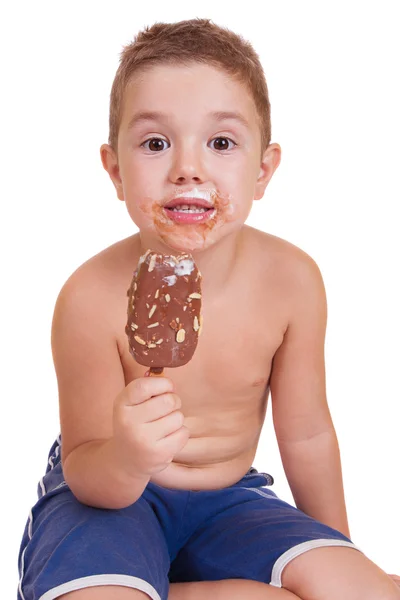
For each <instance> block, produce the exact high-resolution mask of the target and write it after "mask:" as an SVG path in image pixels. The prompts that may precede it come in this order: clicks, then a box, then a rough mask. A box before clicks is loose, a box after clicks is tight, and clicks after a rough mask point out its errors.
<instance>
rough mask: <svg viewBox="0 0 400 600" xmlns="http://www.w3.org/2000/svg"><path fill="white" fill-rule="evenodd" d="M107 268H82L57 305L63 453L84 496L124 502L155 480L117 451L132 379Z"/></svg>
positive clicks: (107, 504) (67, 471) (70, 480)
mask: <svg viewBox="0 0 400 600" xmlns="http://www.w3.org/2000/svg"><path fill="white" fill-rule="evenodd" d="M99 268H100V267H99V266H98V265H97V264H96V263H94V264H93V262H88V263H86V264H85V265H83V266H82V267H81V268H80V269H78V270H77V271H76V272H75V273H74V274H73V275H72V276H71V277H70V278H69V280H68V281H67V282H66V284H65V285H64V286H63V288H62V290H61V292H60V294H59V296H58V299H57V302H56V306H55V310H54V317H53V324H52V351H53V360H54V366H55V369H56V374H57V381H58V392H59V404H60V423H61V440H62V450H61V458H62V466H63V472H64V478H65V481H66V483H67V484H68V485H69V487H70V488H71V491H72V492H73V493H74V495H75V496H76V497H77V498H78V500H80V501H81V502H83V503H85V504H89V505H92V506H97V507H99V508H121V507H123V506H127V505H129V504H131V503H133V502H135V500H136V499H137V498H138V497H140V495H141V494H142V492H143V490H144V488H145V486H146V485H147V483H148V479H146V478H143V477H135V476H134V473H131V472H129V470H128V469H126V468H124V465H121V460H120V458H119V459H118V457H117V456H116V454H117V453H116V452H115V446H114V443H113V407H114V401H115V398H116V396H117V395H118V394H119V393H120V392H121V391H122V390H123V389H124V388H125V379H124V374H123V369H122V366H121V360H120V356H119V351H118V344H117V340H116V338H115V330H116V329H118V327H116V324H115V321H114V319H115V316H114V315H113V313H115V312H116V311H113V310H112V307H115V305H116V302H115V298H114V297H113V294H115V290H113V289H112V286H110V285H109V284H108V285H107V278H106V277H104V276H103V277H102V276H101V274H100V273H99V272H98V270H99ZM121 294H122V292H121ZM110 307H111V310H110ZM121 327H122V325H121Z"/></svg>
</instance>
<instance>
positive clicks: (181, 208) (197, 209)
mask: <svg viewBox="0 0 400 600" xmlns="http://www.w3.org/2000/svg"><path fill="white" fill-rule="evenodd" d="M170 210H173V211H175V212H182V211H184V212H187V213H204V212H206V210H208V209H207V208H202V207H200V206H194V207H193V208H190V206H188V205H187V204H178V206H174V208H172V209H170Z"/></svg>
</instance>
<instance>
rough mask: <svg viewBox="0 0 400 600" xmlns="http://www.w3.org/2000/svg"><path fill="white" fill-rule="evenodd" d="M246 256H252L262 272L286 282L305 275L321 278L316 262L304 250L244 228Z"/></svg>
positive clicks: (255, 230) (256, 230)
mask: <svg viewBox="0 0 400 600" xmlns="http://www.w3.org/2000/svg"><path fill="white" fill-rule="evenodd" d="M245 237H246V240H247V243H246V244H245V245H246V248H247V256H248V258H250V257H251V256H254V257H256V258H257V260H256V261H255V262H256V263H257V264H258V265H259V268H260V269H261V270H263V271H264V272H267V271H269V272H273V274H274V276H277V275H278V274H280V275H281V277H282V278H284V279H287V280H288V282H292V283H294V282H296V281H298V280H301V279H302V278H303V277H304V276H305V275H306V273H309V274H310V276H311V277H312V276H314V277H317V278H318V277H319V278H320V277H321V273H320V270H319V267H318V265H317V263H316V261H315V260H314V259H313V258H312V256H310V254H308V253H307V252H306V251H305V250H303V249H302V248H300V247H299V246H296V245H295V244H293V243H292V242H289V241H288V240H286V239H284V238H281V237H279V236H277V235H273V234H271V233H266V232H264V231H261V230H260V229H255V228H253V227H249V226H246V228H245Z"/></svg>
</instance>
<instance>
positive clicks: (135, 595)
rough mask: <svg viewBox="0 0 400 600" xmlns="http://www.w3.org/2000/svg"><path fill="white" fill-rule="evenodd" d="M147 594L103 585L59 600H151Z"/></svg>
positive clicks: (127, 588)
mask: <svg viewBox="0 0 400 600" xmlns="http://www.w3.org/2000/svg"><path fill="white" fill-rule="evenodd" d="M149 598H150V596H148V595H147V594H146V593H145V592H142V591H141V590H136V589H134V588H129V587H124V586H120V585H102V586H94V587H88V588H84V589H81V590H75V591H74V592H68V594H63V595H62V596H60V597H59V600H149Z"/></svg>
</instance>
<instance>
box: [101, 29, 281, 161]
mask: <svg viewBox="0 0 400 600" xmlns="http://www.w3.org/2000/svg"><path fill="white" fill-rule="evenodd" d="M193 63H206V64H209V65H211V66H213V67H216V68H220V69H221V68H222V69H223V70H224V71H225V72H227V73H228V74H229V75H231V76H232V77H233V78H234V79H236V81H239V82H240V83H242V84H244V85H245V86H246V87H247V89H248V90H249V92H250V93H251V94H252V96H253V99H254V103H255V107H256V111H257V114H258V121H259V123H258V124H259V127H260V133H261V155H262V154H263V152H264V151H265V150H266V148H267V147H268V145H269V143H270V141H271V116H270V113H271V107H270V102H269V98H268V88H267V83H266V80H265V75H264V71H263V67H262V65H261V63H260V60H259V57H258V54H257V53H256V52H255V50H254V48H253V47H252V45H251V44H250V42H247V41H246V40H245V39H243V37H242V36H240V35H238V34H236V33H234V32H232V31H230V30H229V29H227V28H225V27H220V26H218V25H216V24H215V23H213V22H212V21H211V19H198V18H197V19H191V20H189V21H180V22H178V23H158V22H157V23H154V25H152V26H151V27H145V28H144V30H143V31H140V32H139V33H138V34H137V35H136V37H135V38H134V40H133V42H131V43H130V44H129V45H127V46H125V47H124V48H123V51H122V52H121V58H120V64H119V67H118V70H117V72H116V75H115V78H114V82H113V85H112V89H111V96H110V121H109V127H110V131H109V140H108V143H109V144H110V146H112V147H113V148H114V150H115V151H116V150H117V140H118V130H119V125H120V120H121V111H122V101H123V95H124V91H125V88H126V86H127V84H128V83H129V81H130V80H131V78H132V76H133V75H134V74H138V73H143V72H144V71H146V70H147V69H148V68H151V67H153V66H155V65H159V64H168V65H185V66H187V65H190V64H193Z"/></svg>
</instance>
